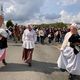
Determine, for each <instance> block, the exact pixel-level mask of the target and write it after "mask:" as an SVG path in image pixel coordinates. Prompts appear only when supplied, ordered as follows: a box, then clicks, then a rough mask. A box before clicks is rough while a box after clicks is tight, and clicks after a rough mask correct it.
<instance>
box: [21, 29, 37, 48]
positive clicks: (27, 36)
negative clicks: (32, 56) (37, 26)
mask: <svg viewBox="0 0 80 80" xmlns="http://www.w3.org/2000/svg"><path fill="white" fill-rule="evenodd" d="M36 39H37V37H36V33H35V31H34V30H31V31H29V30H28V29H26V30H25V31H24V33H23V35H22V41H23V45H22V46H23V48H26V49H32V48H34V47H35V41H36Z"/></svg>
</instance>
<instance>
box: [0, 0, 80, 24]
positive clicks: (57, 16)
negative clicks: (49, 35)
mask: <svg viewBox="0 0 80 80" xmlns="http://www.w3.org/2000/svg"><path fill="white" fill-rule="evenodd" d="M0 3H1V4H3V7H4V17H5V20H9V19H12V20H14V22H18V23H50V22H51V23H52V22H57V21H58V22H59V21H60V22H66V23H69V22H80V0H0Z"/></svg>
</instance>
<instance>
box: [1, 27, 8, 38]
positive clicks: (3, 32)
mask: <svg viewBox="0 0 80 80" xmlns="http://www.w3.org/2000/svg"><path fill="white" fill-rule="evenodd" d="M0 35H1V36H3V37H5V38H7V32H6V31H5V30H4V29H2V28H0Z"/></svg>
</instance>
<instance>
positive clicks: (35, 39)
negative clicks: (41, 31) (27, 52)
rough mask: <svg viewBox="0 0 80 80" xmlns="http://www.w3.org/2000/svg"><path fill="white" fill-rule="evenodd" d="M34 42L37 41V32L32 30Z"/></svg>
mask: <svg viewBox="0 0 80 80" xmlns="http://www.w3.org/2000/svg"><path fill="white" fill-rule="evenodd" d="M33 37H34V42H36V41H37V34H36V32H35V31H34V36H33Z"/></svg>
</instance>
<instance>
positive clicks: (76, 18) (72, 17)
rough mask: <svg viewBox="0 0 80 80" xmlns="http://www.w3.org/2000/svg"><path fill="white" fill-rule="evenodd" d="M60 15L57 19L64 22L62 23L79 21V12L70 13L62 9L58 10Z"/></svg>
mask: <svg viewBox="0 0 80 80" xmlns="http://www.w3.org/2000/svg"><path fill="white" fill-rule="evenodd" d="M60 15H61V17H60V18H59V19H58V21H61V22H64V23H72V22H80V12H79V13H78V14H77V15H70V14H69V13H68V12H66V11H65V10H62V11H61V12H60Z"/></svg>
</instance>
